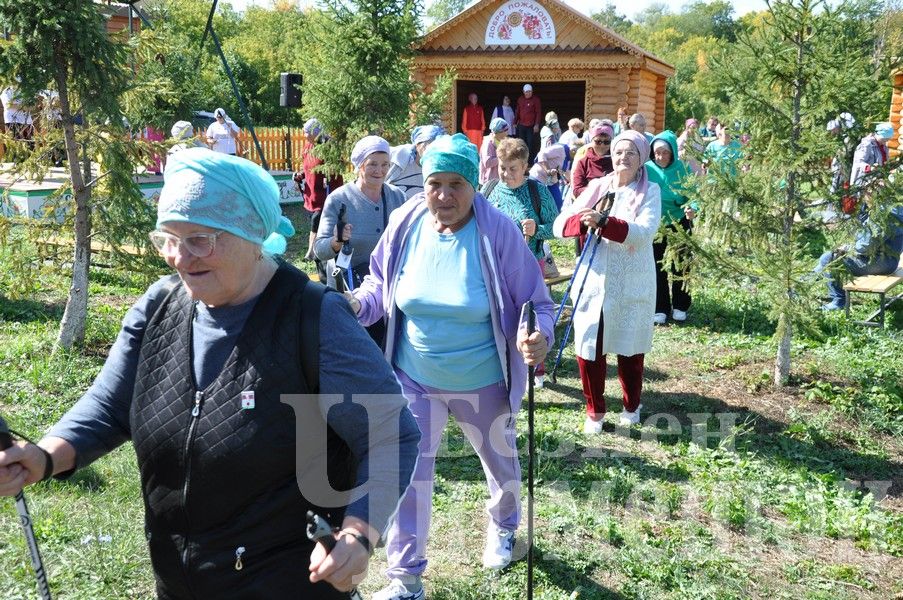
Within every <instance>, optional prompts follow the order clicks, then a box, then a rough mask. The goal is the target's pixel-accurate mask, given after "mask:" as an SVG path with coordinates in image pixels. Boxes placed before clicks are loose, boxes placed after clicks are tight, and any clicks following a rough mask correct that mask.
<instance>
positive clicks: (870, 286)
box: [843, 258, 903, 327]
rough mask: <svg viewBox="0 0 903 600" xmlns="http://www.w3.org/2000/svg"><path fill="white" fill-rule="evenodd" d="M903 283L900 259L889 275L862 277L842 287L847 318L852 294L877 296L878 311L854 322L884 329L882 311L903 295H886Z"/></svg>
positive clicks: (902, 269) (902, 261) (902, 265)
mask: <svg viewBox="0 0 903 600" xmlns="http://www.w3.org/2000/svg"><path fill="white" fill-rule="evenodd" d="M901 283H903V258H901V259H900V265H899V266H898V267H897V270H896V271H894V272H893V273H891V274H890V275H862V276H860V277H857V278H856V279H854V280H853V281H851V282H849V283H848V284H846V285H845V286H843V289H844V291H845V292H846V300H847V301H846V308H845V310H846V313H847V318H849V316H850V304H851V301H852V292H862V293H864V294H878V310H876V311H875V312H873V313H872V314H871V315H869V316H868V317H867V318H866V319H865V320H864V321H856V323H858V324H860V325H866V326H868V327H884V311H885V309H887V308H890V306H891V305H892V304H893V303H894V302H896V301H897V300H900V299H901V298H903V294H897V295H895V296H891V297H890V298H888V297H887V293H888V292H890V291H891V290H892V289H894V288H895V287H897V286H898V285H900V284H901Z"/></svg>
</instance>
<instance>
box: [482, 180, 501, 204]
mask: <svg viewBox="0 0 903 600" xmlns="http://www.w3.org/2000/svg"><path fill="white" fill-rule="evenodd" d="M498 183H499V180H498V179H490V180H489V181H487V182H486V183H485V184H484V185H483V189H482V190H480V193H481V194H483V197H484V198H486V199H487V200H488V199H489V194H491V193H492V190H494V189H495V186H496V185H498Z"/></svg>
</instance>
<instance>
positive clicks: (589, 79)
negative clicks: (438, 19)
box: [412, 0, 674, 132]
mask: <svg viewBox="0 0 903 600" xmlns="http://www.w3.org/2000/svg"><path fill="white" fill-rule="evenodd" d="M600 6H601V4H600ZM416 50H417V55H416V56H415V58H414V66H413V70H412V74H413V77H414V78H415V79H416V80H417V81H419V82H420V83H421V84H422V85H423V86H424V88H425V89H426V90H427V91H430V90H431V89H432V87H433V82H434V81H435V79H436V78H437V77H438V76H440V75H441V74H442V73H443V72H445V70H446V69H454V70H455V72H456V82H455V86H454V89H453V93H452V96H451V99H450V100H449V103H448V109H447V111H446V114H445V117H444V123H445V126H446V128H448V129H449V131H457V130H458V129H459V128H460V125H461V114H462V111H463V109H464V106H465V104H466V103H467V96H468V94H469V93H470V92H475V93H476V94H477V95H478V97H479V103H480V104H481V105H482V106H483V109H484V110H485V112H486V123H487V124H488V123H489V120H490V117H491V112H492V109H493V108H494V107H495V106H496V105H497V104H499V102H500V100H501V97H502V96H503V95H508V96H509V97H510V98H511V102H512V104H514V103H516V102H517V98H518V97H519V96H520V95H521V90H522V87H523V85H524V84H525V83H530V84H532V85H533V90H534V94H536V95H537V96H539V98H540V100H541V101H542V110H543V114H545V113H546V112H548V111H550V110H553V111H555V112H556V113H557V115H558V118H559V121H560V123H561V126H562V128H563V129H564V128H566V127H567V121H568V120H569V119H571V118H573V117H579V118H581V119H583V120H584V122H588V119H591V118H594V117H595V118H606V117H607V118H610V119H612V120H614V119H615V117H616V115H617V110H618V107H619V106H626V107H627V110H628V111H629V112H630V113H635V112H639V113H642V114H643V115H645V116H646V121H647V128H648V130H650V131H653V132H658V131H660V130H661V129H662V128H663V127H664V124H665V84H666V81H667V78H668V77H670V76H671V75H673V74H674V68H673V67H672V66H671V65H669V64H667V63H665V62H664V61H662V60H661V59H659V58H656V57H655V56H653V55H652V54H650V53H648V52H646V51H645V50H643V49H642V48H640V47H638V46H636V45H634V44H632V43H630V42H629V41H627V40H626V39H624V38H623V37H621V36H620V35H618V34H617V33H615V32H613V31H611V30H609V29H606V28H605V27H603V26H601V25H599V24H598V23H596V22H595V21H593V20H592V19H590V18H588V17H586V16H584V15H582V14H581V13H579V12H577V11H576V10H574V9H573V8H571V7H569V6H568V5H566V4H564V3H563V2H559V1H558V0H481V1H479V2H477V3H475V4H474V5H472V6H470V7H469V8H467V9H466V10H464V11H463V12H461V13H460V14H458V15H457V16H456V17H454V18H452V19H450V20H448V21H446V22H445V23H443V24H442V25H440V26H438V27H437V28H436V29H434V30H433V31H431V32H430V33H428V34H427V35H425V36H424V37H423V38H422V39H421V40H420V42H419V43H418V44H417V46H416Z"/></svg>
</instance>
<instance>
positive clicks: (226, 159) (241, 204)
mask: <svg viewBox="0 0 903 600" xmlns="http://www.w3.org/2000/svg"><path fill="white" fill-rule="evenodd" d="M173 221H178V222H182V223H194V224H196V225H203V226H205V227H212V228H214V229H221V230H223V231H228V232H229V233H231V234H233V235H236V236H238V237H240V238H242V239H245V240H248V241H249V242H253V243H255V244H260V246H262V247H263V250H264V252H267V253H268V254H282V253H284V252H285V248H286V241H285V238H286V237H291V236H292V235H294V234H295V228H294V227H292V224H291V222H290V221H289V220H288V219H286V218H285V217H283V216H282V209H281V208H280V206H279V186H278V185H276V181H275V180H273V177H272V175H270V174H269V173H267V172H266V171H264V170H263V169H262V168H260V167H259V166H258V165H256V164H254V163H253V162H251V161H249V160H245V159H243V158H239V157H237V156H231V155H229V154H223V153H222V152H213V151H211V150H208V149H206V148H189V149H187V150H183V151H181V152H178V153H176V154H173V155H171V156H170V157H169V159H168V161H167V163H166V171H165V172H164V174H163V189H162V190H161V191H160V202H159V204H158V205H157V227H158V228H159V227H160V226H161V225H162V224H163V223H167V222H173Z"/></svg>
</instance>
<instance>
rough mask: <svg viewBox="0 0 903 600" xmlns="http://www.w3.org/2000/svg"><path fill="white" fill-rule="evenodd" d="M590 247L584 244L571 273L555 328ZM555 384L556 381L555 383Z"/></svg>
mask: <svg viewBox="0 0 903 600" xmlns="http://www.w3.org/2000/svg"><path fill="white" fill-rule="evenodd" d="M588 247H589V244H583V250H581V251H580V258H578V259H577V265H576V266H575V267H574V272H573V273H571V280H570V281H569V282H568V287H567V289H566V290H564V296H562V297H561V305H560V306H559V307H558V313H557V314H556V315H555V326H556V327H557V326H558V319H560V318H561V313H562V312H564V305H565V302H567V299H568V296H570V295H571V288H572V287H574V280H575V279H576V278H577V271H579V270H580V265H581V264H582V263H583V257H584V256H586V249H587V248H588ZM552 383H554V380H553V382H552Z"/></svg>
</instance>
